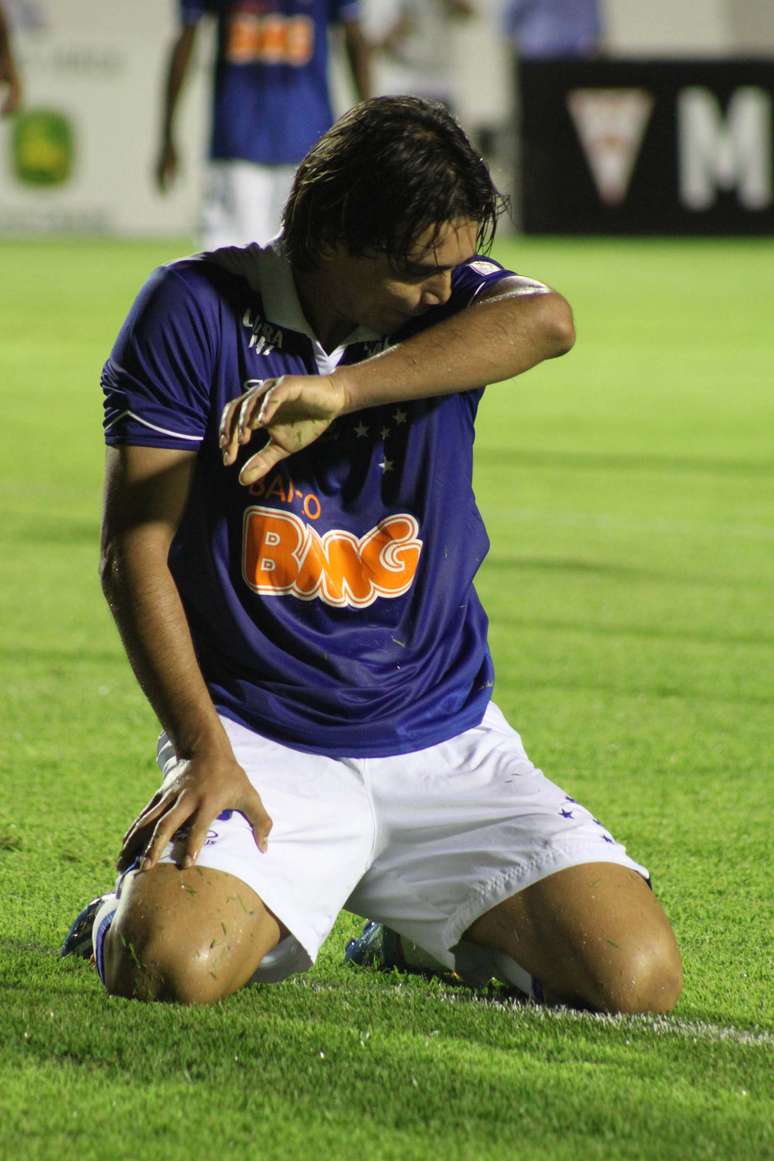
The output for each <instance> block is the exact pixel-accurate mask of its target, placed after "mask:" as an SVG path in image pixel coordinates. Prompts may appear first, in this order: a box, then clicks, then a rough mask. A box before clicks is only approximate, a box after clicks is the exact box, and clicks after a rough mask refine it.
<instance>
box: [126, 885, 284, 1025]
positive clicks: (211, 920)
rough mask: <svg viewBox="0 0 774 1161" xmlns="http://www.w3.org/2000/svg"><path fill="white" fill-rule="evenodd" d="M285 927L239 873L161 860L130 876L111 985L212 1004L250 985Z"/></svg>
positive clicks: (152, 996) (148, 996)
mask: <svg viewBox="0 0 774 1161" xmlns="http://www.w3.org/2000/svg"><path fill="white" fill-rule="evenodd" d="M283 934H284V929H283V928H282V926H281V924H280V923H279V922H278V921H277V919H276V918H275V917H274V915H273V914H272V913H271V912H270V911H269V910H268V909H267V908H266V907H264V905H263V903H262V902H261V900H260V899H259V898H258V896H257V895H256V894H255V892H254V891H253V890H252V889H251V888H250V887H248V886H247V885H246V884H245V883H243V882H242V881H241V880H240V879H237V878H235V876H233V875H229V874H228V873H227V872H225V871H217V870H213V869H212V868H209V867H198V866H196V865H194V866H193V867H188V868H185V869H180V868H178V867H176V866H174V865H173V864H170V863H161V864H159V865H157V866H155V867H153V868H152V869H151V870H148V871H138V872H134V873H133V874H132V875H130V876H128V877H127V879H126V880H125V881H124V885H123V888H122V891H121V897H120V902H119V906H118V910H117V911H116V915H115V918H114V920H113V922H112V924H111V926H110V929H109V931H108V932H107V935H106V936H105V944H104V965H105V966H104V973H105V985H106V987H107V990H108V991H109V992H111V993H112V994H114V995H119V996H128V997H134V998H136V999H141V1000H175V1001H178V1002H180V1003H184V1004H199V1003H210V1002H212V1001H214V1000H219V999H221V998H222V997H223V996H228V995H230V993H231V992H235V991H237V990H238V989H239V988H241V987H242V986H243V985H244V984H246V983H247V982H248V980H249V979H250V977H251V976H252V975H253V973H254V972H255V970H256V968H257V967H258V965H259V964H260V962H261V960H262V959H263V957H264V956H265V955H266V953H267V952H269V951H271V950H272V948H274V947H276V945H277V944H278V943H279V940H280V938H281V937H282V935H283Z"/></svg>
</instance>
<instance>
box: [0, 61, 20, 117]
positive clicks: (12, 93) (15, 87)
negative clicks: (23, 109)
mask: <svg viewBox="0 0 774 1161" xmlns="http://www.w3.org/2000/svg"><path fill="white" fill-rule="evenodd" d="M4 86H5V87H6V92H5V96H4V97H3V98H2V101H0V117H10V116H11V115H12V114H13V113H16V112H17V111H18V110H19V108H20V106H21V99H22V87H21V81H20V80H19V77H18V76H17V74H16V70H15V69H11V70H10V71H8V72H7V73H6V74H5V75H2V74H0V90H1V89H2V88H3V87H4Z"/></svg>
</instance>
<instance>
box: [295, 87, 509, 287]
mask: <svg viewBox="0 0 774 1161" xmlns="http://www.w3.org/2000/svg"><path fill="white" fill-rule="evenodd" d="M506 205H507V202H506V199H505V198H504V197H503V196H502V195H501V194H500V193H498V191H497V189H496V188H495V186H494V183H493V182H492V178H491V175H490V173H489V170H488V168H487V166H486V163H485V162H484V161H483V159H482V158H481V157H479V156H478V154H477V153H476V151H475V149H474V148H473V146H472V145H471V143H470V141H468V138H467V137H466V136H465V133H464V132H463V130H462V129H461V127H460V126H459V125H458V124H457V122H456V121H455V119H454V117H453V116H452V115H451V113H450V112H449V110H448V109H447V108H446V107H445V106H444V105H442V104H440V103H438V102H436V101H425V100H421V99H420V98H418V97H374V98H372V99H371V100H368V101H362V102H361V103H360V104H358V105H355V106H354V107H353V108H352V109H350V110H349V112H348V113H345V114H344V116H343V117H341V118H339V120H338V121H336V123H335V124H334V125H333V126H332V127H331V128H330V129H329V130H328V132H327V133H325V134H324V135H323V136H322V137H321V138H320V140H319V141H318V142H317V144H316V145H313V146H312V148H311V149H310V150H309V152H308V153H307V155H306V157H305V158H304V160H303V161H302V162H301V164H300V165H299V167H298V171H297V173H296V177H295V181H294V182H293V188H292V189H291V192H290V196H289V197H288V200H287V203H286V205H285V210H284V213H283V216H282V223H283V227H284V235H285V246H286V248H287V252H288V254H289V256H290V260H291V262H292V263H293V265H294V266H296V267H297V268H298V269H301V270H309V269H314V267H316V266H317V265H318V264H319V262H320V260H321V258H323V257H324V256H325V255H326V253H330V251H331V250H332V249H333V248H334V247H337V246H343V247H344V249H345V250H347V251H348V252H349V253H350V254H353V255H358V256H359V255H362V254H386V255H387V256H388V258H389V259H390V261H391V262H393V263H395V264H398V263H400V262H401V260H405V258H406V257H407V256H408V254H409V253H411V251H412V249H413V248H414V246H415V243H416V239H417V238H418V237H419V236H420V235H421V234H423V233H424V232H425V231H426V230H428V229H429V228H431V227H432V226H436V227H438V228H439V229H440V226H441V225H442V224H443V223H444V222H450V221H454V220H459V219H463V218H466V219H469V220H471V221H473V222H476V223H477V225H478V232H477V237H476V246H477V250H478V251H479V252H482V253H486V252H487V251H488V250H489V248H490V247H491V244H492V240H493V238H494V233H495V228H496V225H497V219H498V217H499V215H500V214H501V213H502V212H503V210H504V209H505V208H506ZM431 237H432V238H433V240H434V238H435V235H432V236H431ZM431 245H432V242H431Z"/></svg>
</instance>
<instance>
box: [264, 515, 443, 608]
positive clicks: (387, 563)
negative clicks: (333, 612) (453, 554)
mask: <svg viewBox="0 0 774 1161" xmlns="http://www.w3.org/2000/svg"><path fill="white" fill-rule="evenodd" d="M421 551H422V541H421V540H420V539H419V524H418V523H417V521H416V519H415V518H414V517H413V516H410V515H408V514H407V513H405V512H400V513H398V514H397V515H395V516H387V517H385V518H384V520H380V521H379V523H378V524H377V525H376V526H375V527H374V528H371V529H369V531H368V532H366V534H365V535H364V536H359V537H358V536H355V535H354V534H353V533H351V532H347V531H345V530H343V529H331V530H330V531H328V532H325V533H324V534H323V535H322V536H321V535H320V533H319V532H317V530H316V529H315V528H313V527H312V526H311V525H309V524H307V523H305V522H304V521H303V520H301V518H300V517H299V516H296V515H295V513H293V512H278V511H277V509H276V508H264V507H262V506H258V505H256V506H254V507H250V508H248V509H247V510H246V512H245V516H244V525H243V537H242V577H243V579H244V581H245V584H247V585H248V586H249V587H250V588H251V589H252V590H253V592H255V593H260V594H261V595H263V596H294V597H297V598H298V599H299V600H302V601H314V600H321V601H323V602H324V603H325V604H326V605H334V606H336V607H337V608H344V607H347V606H349V607H350V608H354V609H365V608H367V607H368V606H369V605H372V604H373V603H374V601H375V600H376V599H377V597H388V598H390V597H392V598H394V597H400V596H402V595H403V593H405V592H408V590H409V589H410V588H411V585H412V584H413V582H414V577H415V575H416V571H417V565H418V563H419V556H420V553H421Z"/></svg>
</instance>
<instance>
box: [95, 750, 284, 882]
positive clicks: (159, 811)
mask: <svg viewBox="0 0 774 1161" xmlns="http://www.w3.org/2000/svg"><path fill="white" fill-rule="evenodd" d="M224 810H238V811H239V812H240V814H243V815H244V817H245V818H246V819H247V821H248V822H249V823H250V826H251V827H252V828H253V837H254V839H255V842H256V846H257V847H258V849H259V850H261V851H264V852H265V851H266V847H267V843H268V837H269V832H270V830H271V828H272V820H271V818H270V817H269V815H268V814H267V812H266V809H265V807H264V805H263V802H262V801H261V796H260V795H259V794H258V792H257V790H256V789H255V788H254V786H253V785H252V784H251V782H250V780H249V778H248V777H247V775H246V774H245V772H244V770H243V769H242V767H241V766H240V765H239V763H238V762H237V761H236V759H235V758H234V757H233V756H231V757H227V756H222V755H218V756H217V757H194V758H191V759H190V760H189V761H184V762H180V763H179V765H178V767H177V769H176V772H175V775H174V777H173V778H172V779H171V780H170V781H169V782H168V783H165V785H164V786H163V787H162V789H161V790H159V791H158V792H157V793H156V794H154V795H153V797H152V798H151V800H150V801H149V802H148V804H147V806H145V808H144V809H143V810H142V811H141V812H140V814H139V815H138V816H137V818H136V819H135V821H134V822H133V823H132V825H131V826H130V827H129V830H128V831H127V832H126V834H125V835H124V839H123V843H122V846H121V853H120V855H119V856H118V861H117V864H116V866H117V868H118V870H119V871H125V870H126V868H127V867H129V866H130V865H131V864H132V862H133V861H134V859H135V858H137V857H138V856H139V857H140V870H142V871H145V870H149V869H150V868H151V867H153V866H155V865H156V863H157V862H158V861H159V859H160V857H161V855H162V854H163V853H164V851H165V849H166V847H167V844H168V843H169V842H170V841H171V840H172V839H173V837H174V836H175V835H176V834H177V832H178V831H179V830H181V828H184V830H183V834H182V835H181V836H180V839H179V840H177V841H176V843H175V847H176V852H175V853H176V856H177V861H178V865H179V866H181V867H190V866H192V865H193V864H194V863H195V862H196V859H197V858H198V856H199V852H200V851H201V849H202V846H203V845H204V842H205V840H206V838H207V832H208V830H209V828H210V824H211V823H212V822H213V820H214V819H216V818H217V817H218V815H219V814H220V813H221V811H224Z"/></svg>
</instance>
